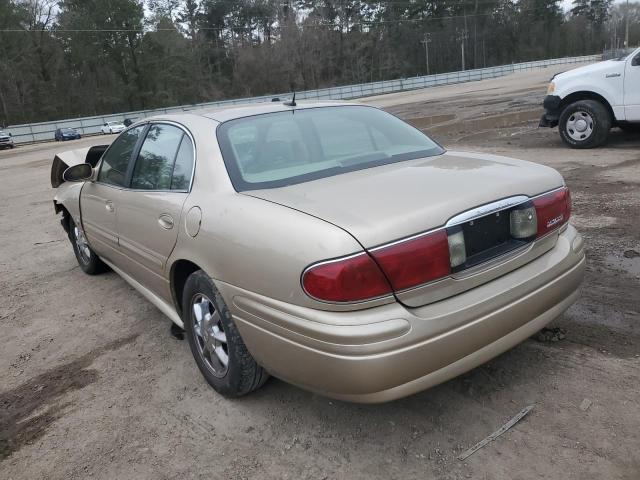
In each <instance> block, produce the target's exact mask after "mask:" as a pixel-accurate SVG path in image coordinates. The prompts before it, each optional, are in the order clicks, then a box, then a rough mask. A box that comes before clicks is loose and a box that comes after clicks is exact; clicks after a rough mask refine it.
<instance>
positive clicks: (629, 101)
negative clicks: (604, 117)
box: [624, 50, 640, 122]
mask: <svg viewBox="0 0 640 480" xmlns="http://www.w3.org/2000/svg"><path fill="white" fill-rule="evenodd" d="M624 104H625V107H624V109H625V116H626V119H627V120H628V121H630V122H640V50H636V52H635V54H634V55H632V57H631V58H629V59H628V60H627V67H626V69H625V74H624Z"/></svg>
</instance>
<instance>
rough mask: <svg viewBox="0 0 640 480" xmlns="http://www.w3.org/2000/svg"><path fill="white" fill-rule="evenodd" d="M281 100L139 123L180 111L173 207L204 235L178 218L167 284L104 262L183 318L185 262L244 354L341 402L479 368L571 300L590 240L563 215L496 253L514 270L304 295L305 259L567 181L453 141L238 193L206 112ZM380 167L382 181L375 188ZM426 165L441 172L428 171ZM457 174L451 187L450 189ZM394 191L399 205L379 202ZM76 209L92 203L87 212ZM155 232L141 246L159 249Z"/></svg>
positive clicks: (250, 111)
mask: <svg viewBox="0 0 640 480" xmlns="http://www.w3.org/2000/svg"><path fill="white" fill-rule="evenodd" d="M319 105H320V104H312V105H311V106H312V107H316V106H319ZM322 105H326V104H322ZM330 105H335V104H333V103H332V104H330ZM349 105H352V104H349ZM297 108H306V107H305V105H304V104H302V103H300V104H299V106H298V107H297ZM287 109H289V107H284V106H282V105H279V104H278V105H272V104H267V105H257V106H250V107H245V108H231V109H227V110H224V111H216V112H213V113H211V114H210V116H209V118H207V117H205V116H203V115H201V114H198V113H183V114H176V115H164V116H160V117H155V118H152V119H146V120H145V121H154V120H159V121H172V122H176V123H179V124H180V125H183V126H184V127H185V128H187V129H188V130H189V131H190V132H191V134H192V136H193V139H194V143H195V145H194V146H195V150H196V151H197V152H198V153H197V161H196V163H195V172H194V178H193V184H192V188H191V192H190V193H189V194H188V196H186V198H185V199H184V204H183V206H182V209H181V210H182V211H183V212H187V211H189V210H191V209H193V208H199V209H200V210H201V212H202V217H201V220H200V223H199V230H198V232H197V235H196V236H195V237H194V236H191V235H188V234H187V220H186V215H181V216H180V219H179V221H178V222H177V223H176V227H175V228H177V238H176V240H175V247H174V248H173V250H172V251H171V253H170V255H169V256H168V258H167V260H166V262H165V264H164V267H163V269H162V270H161V271H160V273H159V276H160V277H161V279H162V283H161V285H164V286H166V288H157V287H154V286H152V285H151V284H150V283H152V282H149V280H148V279H145V276H144V274H143V270H142V269H143V268H145V269H146V270H149V268H148V267H142V266H140V265H141V262H138V263H137V264H132V263H131V262H129V261H128V260H125V258H126V257H125V256H121V257H118V258H116V260H115V261H113V262H112V261H110V259H108V263H109V264H111V265H112V266H113V267H114V269H115V270H116V272H117V273H119V274H121V275H122V276H123V278H124V279H125V280H126V281H128V282H129V283H130V284H132V285H133V286H134V287H135V288H136V289H138V290H139V291H141V292H142V294H143V295H145V297H147V298H148V299H149V300H150V301H151V302H152V303H154V304H155V305H156V306H158V308H160V309H161V310H162V311H163V312H164V313H165V314H167V315H168V316H169V317H170V318H171V319H172V320H173V321H174V322H175V323H177V324H179V325H181V324H182V321H181V319H180V317H179V315H178V311H179V306H176V305H175V303H174V301H173V297H172V295H171V291H170V289H169V285H170V272H171V271H172V267H173V266H174V265H175V264H176V262H179V261H183V260H188V261H191V262H193V263H195V264H196V265H198V266H199V267H200V268H201V269H202V270H204V271H205V272H206V273H207V274H208V275H209V276H211V277H212V278H213V279H214V282H215V283H216V285H217V287H218V288H219V290H220V291H221V293H222V295H223V298H224V299H225V301H226V303H227V304H228V306H229V308H230V310H231V312H232V314H233V316H234V319H235V321H236V323H237V325H238V328H239V330H240V332H241V334H242V336H243V339H244V341H245V343H246V344H247V346H248V348H249V350H250V352H251V353H252V355H254V357H255V358H256V360H257V361H258V362H260V363H261V364H262V365H263V366H264V367H265V368H266V369H267V370H268V371H269V372H270V373H272V374H274V375H276V376H278V377H281V378H283V379H285V380H287V381H290V382H292V383H295V384H297V385H300V386H303V387H305V388H308V389H311V390H314V391H318V392H321V393H323V394H326V395H329V396H333V397H336V398H343V399H345V400H353V401H362V402H373V401H387V400H391V399H393V398H398V397H400V396H404V395H408V394H411V393H414V392H416V391H418V390H420V389H423V388H427V387H428V386H431V385H433V384H435V383H438V382H440V381H444V380H446V379H447V378H450V377H451V376H454V375H457V374H459V373H462V372H463V371H466V370H468V369H469V368H473V367H474V366H476V365H478V364H480V363H482V362H483V361H486V360H488V359H489V358H492V357H493V356H495V355H498V354H499V353H501V352H503V351H505V350H506V349H508V348H510V347H512V346H514V345H516V344H517V343H519V342H521V341H522V340H524V339H525V338H526V337H527V336H528V335H530V334H533V333H534V332H535V331H536V329H540V328H542V326H544V325H545V324H546V323H548V322H549V321H550V320H552V319H553V318H555V317H556V316H558V315H559V314H561V313H562V311H563V310H564V309H566V308H567V307H568V306H569V305H570V304H571V303H572V302H573V301H574V300H575V297H576V295H577V293H576V292H577V289H578V287H579V285H580V283H581V280H582V276H583V271H584V251H583V249H582V240H581V239H580V237H579V234H578V233H577V232H576V231H575V229H574V228H573V227H571V226H569V227H564V228H563V229H562V230H561V232H560V233H556V234H554V235H552V236H549V237H547V238H545V239H544V240H542V241H539V242H535V243H533V244H532V245H531V246H530V247H528V248H527V249H526V251H522V252H517V254H515V255H513V256H511V257H509V258H508V259H505V260H507V262H510V265H508V266H503V265H506V264H500V263H496V264H489V265H488V266H487V267H486V268H484V269H481V270H480V271H478V272H476V273H474V274H472V275H468V276H466V277H461V278H455V277H452V278H449V279H445V280H443V281H442V283H440V284H439V285H431V286H429V287H428V288H427V287H424V288H418V289H415V291H414V292H412V295H414V296H413V297H412V298H411V299H410V298H408V297H407V298H404V299H403V302H404V303H405V304H406V305H402V304H401V303H399V302H397V301H396V299H395V297H394V296H392V295H389V296H388V297H385V298H382V299H376V300H372V301H368V302H362V303H356V304H346V305H343V304H330V303H324V302H319V301H317V300H314V299H311V298H310V297H308V296H307V295H306V294H305V293H304V291H303V289H302V287H301V284H300V275H301V273H302V271H303V270H304V268H305V267H307V266H308V265H310V264H312V263H315V262H318V261H321V260H326V259H330V258H336V257H341V256H344V255H348V254H352V253H355V252H358V251H361V250H362V248H363V245H364V246H373V245H378V244H382V243H387V242H390V241H393V240H396V239H399V238H402V237H404V236H407V234H415V233H418V232H421V231H425V230H428V229H430V228H435V227H438V226H442V225H444V224H445V223H446V221H447V220H448V219H449V218H451V217H452V216H454V215H456V214H459V213H460V212H462V211H465V210H468V209H470V208H473V207H476V206H478V205H482V204H484V203H487V202H488V201H492V200H496V199H500V198H505V197H509V196H512V195H516V194H525V195H529V196H533V195H537V194H540V193H543V192H545V191H548V190H552V189H553V188H557V187H558V186H561V185H562V184H563V181H562V178H561V176H560V175H559V174H558V173H557V172H555V171H554V170H552V169H549V168H547V167H543V166H540V165H536V164H531V163H527V162H520V161H517V160H511V159H504V158H503V157H495V156H491V155H484V154H468V153H459V152H458V153H455V154H454V153H451V152H450V153H446V154H444V155H441V156H440V157H437V158H436V157H434V158H432V159H426V160H423V161H411V162H407V163H411V164H412V165H414V164H415V165H419V167H417V168H416V167H410V166H407V165H404V164H402V165H401V164H395V165H387V166H383V167H376V168H371V169H366V170H361V171H357V172H351V173H349V174H345V175H340V176H336V177H330V178H327V179H321V180H317V181H313V182H307V183H304V184H300V185H294V186H291V187H284V188H281V189H273V190H269V191H265V190H261V191H258V192H245V193H238V192H236V191H235V190H234V189H233V186H232V184H231V181H230V179H229V176H228V174H227V171H226V168H225V165H224V162H223V159H222V156H221V153H220V149H219V147H218V144H217V141H216V139H215V129H216V126H217V125H218V122H217V121H215V120H214V118H215V119H218V120H227V119H231V118H238V117H240V116H246V115H257V114H260V113H265V112H270V111H283V110H287ZM430 161H432V162H436V163H435V165H434V164H431V165H429V162H430ZM470 162H471V164H473V165H474V168H473V169H471V170H470V169H469V164H470ZM403 163H404V162H403ZM382 172H386V174H387V175H389V177H388V178H390V179H392V181H389V182H387V183H386V184H385V182H384V181H383V178H382V177H383V176H382ZM426 172H430V173H433V175H435V177H434V180H433V181H431V179H430V175H429V174H426ZM347 176H348V178H347ZM435 179H437V182H436V181H435ZM497 179H499V181H498V180H497ZM347 180H348V181H349V182H351V185H352V186H354V189H353V190H349V189H348V188H347V187H348V182H347ZM479 180H481V181H479ZM454 181H455V182H460V184H459V185H455V188H454V187H452V183H453V182H454ZM420 182H421V183H420ZM90 184H91V182H87V183H86V184H85V185H86V186H88V185H90ZM78 185H81V184H78ZM382 186H384V187H385V188H384V195H382V194H381V188H382ZM356 187H357V188H356ZM421 187H422V188H421ZM79 190H80V189H79V188H76V187H74V186H69V185H68V184H66V183H65V184H62V185H61V186H60V187H59V188H58V191H57V199H58V201H60V202H61V203H63V204H64V205H65V207H67V205H69V206H68V207H67V208H68V209H69V211H70V212H71V213H72V215H74V213H73V212H72V210H74V207H73V205H74V203H76V204H77V198H74V195H73V194H74V193H79ZM338 194H340V195H341V196H342V197H341V198H340V195H338ZM158 195H160V196H162V195H169V194H168V193H159V194H158ZM256 197H261V198H256ZM381 197H383V198H384V199H385V200H386V202H382V200H381ZM141 198H142V197H141ZM148 198H151V197H148ZM345 198H348V199H349V200H347V201H345ZM396 199H397V200H398V205H387V204H386V203H388V204H390V203H393V201H394V200H396ZM141 201H142V200H141ZM282 205H288V207H287V208H285V207H283V206H282ZM411 205H414V206H415V207H416V213H414V212H412V211H410V210H411ZM365 207H367V208H365ZM369 207H371V208H369ZM374 207H375V208H374ZM376 209H377V210H376ZM75 210H77V208H76V209H75ZM136 212H137V213H136ZM358 212H360V213H358ZM84 215H90V213H87V212H85V211H84V210H83V216H84ZM147 215H148V213H145V212H143V209H140V210H134V211H132V216H131V219H130V220H128V222H127V225H128V226H127V227H126V228H134V229H139V230H138V231H137V233H136V232H133V233H136V235H135V236H137V235H142V236H143V235H154V234H156V233H157V230H156V229H155V228H156V226H155V225H153V226H152V225H151V224H150V223H148V222H147V220H148V218H145V219H142V217H141V216H147ZM389 215H390V216H391V217H394V216H395V217H402V218H401V219H399V218H387V217H386V216H389ZM319 217H320V218H319ZM136 219H138V221H137V220H136ZM153 219H154V220H155V217H153ZM83 220H86V219H83ZM145 222H147V223H145ZM89 223H91V220H89ZM142 225H145V226H144V227H143V226H142ZM132 226H133V227H132ZM123 228H125V227H124V226H123ZM158 228H161V227H160V226H158ZM126 236H127V237H129V236H131V233H130V232H127V235H126ZM94 238H96V237H95V236H94ZM171 241H172V239H168V240H166V242H167V243H166V245H168V244H169V243H170V242H171ZM138 243H140V242H138ZM160 243H161V244H160V245H159V246H155V247H149V250H153V249H159V250H162V248H164V247H165V243H163V242H160ZM576 245H578V246H579V248H575V249H574V248H572V247H575V246H576ZM93 246H94V245H93V243H92V247H93ZM147 253H148V252H147ZM154 255H155V254H154ZM158 257H159V258H161V255H158ZM136 265H138V266H136ZM401 295H402V294H401ZM412 301H413V308H412V307H411V306H410V305H412ZM418 305H420V306H418Z"/></svg>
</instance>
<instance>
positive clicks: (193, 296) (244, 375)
mask: <svg viewBox="0 0 640 480" xmlns="http://www.w3.org/2000/svg"><path fill="white" fill-rule="evenodd" d="M182 321H183V322H184V329H185V332H186V334H187V340H189V347H190V348H191V353H192V354H193V357H194V358H195V360H196V364H197V365H198V368H199V369H200V372H202V375H203V376H204V378H205V379H206V380H207V382H208V383H209V385H211V386H212V387H213V388H214V390H215V391H217V392H218V393H220V394H222V395H224V396H227V397H240V396H242V395H246V394H247V393H249V392H252V391H253V390H255V389H257V388H260V387H261V386H262V385H263V384H264V382H266V381H267V378H269V374H268V373H267V372H266V371H265V370H264V369H263V368H262V367H261V366H260V365H258V363H256V361H255V360H254V359H253V357H252V356H251V353H249V350H247V347H246V346H245V344H244V342H243V341H242V337H241V336H240V332H239V331H238V328H237V327H236V325H235V323H234V321H233V318H232V317H231V312H229V309H228V308H227V305H226V303H225V302H224V300H223V298H222V295H220V292H219V291H218V289H217V288H216V287H215V285H214V284H213V281H212V280H211V278H210V277H209V276H208V275H207V274H206V273H204V272H203V271H202V270H198V271H196V272H194V273H192V274H191V275H190V276H189V278H188V279H187V282H186V283H185V286H184V293H183V298H182Z"/></svg>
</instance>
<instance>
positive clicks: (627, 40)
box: [624, 0, 629, 48]
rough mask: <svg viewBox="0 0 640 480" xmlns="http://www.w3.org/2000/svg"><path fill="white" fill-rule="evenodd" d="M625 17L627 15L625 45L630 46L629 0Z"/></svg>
mask: <svg viewBox="0 0 640 480" xmlns="http://www.w3.org/2000/svg"><path fill="white" fill-rule="evenodd" d="M625 17H627V27H626V32H625V34H624V47H625V48H629V0H627V11H626V13H625Z"/></svg>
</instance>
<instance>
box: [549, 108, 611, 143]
mask: <svg viewBox="0 0 640 480" xmlns="http://www.w3.org/2000/svg"><path fill="white" fill-rule="evenodd" d="M611 121H612V119H611V114H610V113H609V111H608V110H607V108H606V107H605V106H604V105H602V104H601V103H600V102H597V101H595V100H579V101H577V102H575V103H572V104H570V105H568V106H567V107H566V108H565V109H564V110H563V111H562V113H561V114H560V121H559V123H558V129H559V130H560V138H562V140H563V141H564V143H566V144H567V145H569V146H570V147H571V148H595V147H599V146H600V145H602V144H603V143H604V142H606V141H607V137H608V136H609V130H610V129H611Z"/></svg>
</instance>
